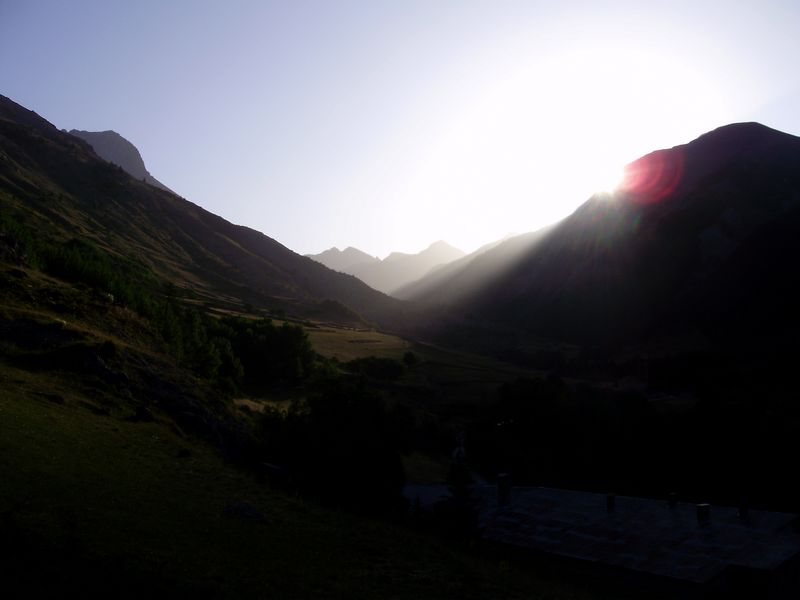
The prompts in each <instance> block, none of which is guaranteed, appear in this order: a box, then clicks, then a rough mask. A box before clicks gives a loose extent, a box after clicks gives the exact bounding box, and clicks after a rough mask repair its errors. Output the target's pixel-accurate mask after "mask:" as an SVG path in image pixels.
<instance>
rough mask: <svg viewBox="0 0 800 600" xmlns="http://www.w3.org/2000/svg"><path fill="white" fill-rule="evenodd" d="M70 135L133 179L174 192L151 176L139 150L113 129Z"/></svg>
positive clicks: (77, 132)
mask: <svg viewBox="0 0 800 600" xmlns="http://www.w3.org/2000/svg"><path fill="white" fill-rule="evenodd" d="M68 133H69V134H70V135H74V136H75V137H79V138H81V139H82V140H84V141H85V142H88V143H89V145H90V146H91V147H92V148H93V149H94V151H95V153H96V154H97V155H98V156H99V157H100V158H102V159H103V160H105V161H108V162H110V163H113V164H115V165H119V166H120V167H122V168H123V169H124V170H125V171H126V172H127V173H128V174H129V175H130V176H131V177H135V178H136V179H140V180H143V181H145V182H147V183H149V184H150V185H154V186H156V187H158V188H161V189H162V190H166V191H168V192H172V190H171V189H169V188H168V187H167V186H165V185H164V184H163V183H161V182H160V181H158V179H156V178H155V177H153V176H152V175H151V174H150V171H148V170H147V167H145V165H144V159H143V158H142V155H141V153H140V152H139V149H138V148H137V147H136V146H134V145H133V143H131V142H130V141H129V140H127V139H125V138H124V137H122V136H121V135H120V134H119V133H117V132H116V131H114V130H112V129H107V130H105V131H81V130H78V129H73V130H71V131H69V132H68ZM173 193H174V192H173Z"/></svg>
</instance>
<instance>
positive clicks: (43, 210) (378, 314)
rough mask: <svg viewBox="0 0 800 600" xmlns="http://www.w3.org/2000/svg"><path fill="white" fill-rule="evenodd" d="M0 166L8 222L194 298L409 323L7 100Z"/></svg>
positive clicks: (384, 302) (353, 283)
mask: <svg viewBox="0 0 800 600" xmlns="http://www.w3.org/2000/svg"><path fill="white" fill-rule="evenodd" d="M0 158H2V160H0V205H2V207H3V211H4V212H5V213H6V214H8V215H9V216H14V217H19V218H20V219H22V220H23V221H25V222H26V223H29V224H30V225H32V226H33V227H35V228H36V229H39V230H41V231H42V232H43V233H44V232H47V233H48V235H53V236H57V237H60V238H61V239H65V240H68V239H71V238H77V239H85V240H91V241H92V242H93V243H96V244H98V245H99V246H100V247H102V248H104V249H106V250H107V251H110V252H113V253H116V254H119V255H122V256H128V255H132V256H137V257H141V258H142V259H143V260H145V261H146V263H147V265H148V267H149V268H151V269H153V270H154V271H155V272H157V273H158V274H160V275H161V276H162V277H164V278H166V279H167V280H170V281H174V282H176V285H177V287H179V288H181V289H183V290H185V292H186V293H189V294H191V295H198V296H199V297H200V298H203V297H208V296H209V295H215V296H217V297H225V298H228V299H229V300H230V301H235V302H250V303H252V304H254V305H256V306H263V307H272V308H281V309H286V310H289V311H291V312H295V313H296V314H298V315H299V316H308V317H320V318H331V319H344V321H345V322H348V323H353V324H356V323H361V325H363V319H367V320H369V321H376V322H380V323H383V324H384V325H386V326H394V325H396V324H397V323H399V322H400V321H402V319H403V316H402V315H403V313H404V311H405V308H404V307H403V305H402V304H401V303H400V302H398V301H397V300H394V299H392V298H389V297H387V296H385V295H383V294H380V293H379V292H376V291H374V290H372V289H371V288H369V287H368V286H367V285H365V284H364V283H363V282H361V281H359V280H357V279H356V278H354V277H351V276H349V275H343V274H340V273H336V272H334V271H331V270H330V269H328V268H326V267H324V266H323V265H320V264H319V263H317V262H314V261H312V260H310V259H308V258H305V257H302V256H300V255H298V254H296V253H295V252H293V251H291V250H290V249H288V248H286V247H285V246H283V245H281V244H280V243H278V242H277V241H275V240H274V239H272V238H269V237H267V236H265V235H264V234H262V233H260V232H257V231H255V230H253V229H250V228H248V227H244V226H241V225H234V224H233V223H230V222H228V221H226V220H225V219H223V218H222V217H219V216H217V215H214V214H212V213H210V212H208V211H206V210H204V209H203V208H201V207H199V206H197V205H196V204H193V203H191V202H189V201H188V200H184V199H182V198H180V197H178V196H176V195H174V194H172V193H170V192H167V191H164V190H162V189H159V188H156V187H154V186H151V185H148V184H146V183H143V182H142V181H141V180H139V179H134V178H132V177H131V176H130V175H128V174H127V173H126V172H124V171H123V170H122V168H121V167H115V166H113V165H111V164H110V163H108V162H107V161H105V160H103V159H102V158H100V157H99V156H98V155H97V154H96V153H95V152H94V150H93V148H92V147H91V145H90V144H89V143H88V142H85V141H84V140H82V139H80V138H78V137H75V136H72V135H70V134H68V133H66V132H62V131H60V130H59V129H57V128H56V127H55V126H54V125H53V124H52V123H50V122H48V121H46V120H45V119H42V118H41V117H39V116H38V115H36V113H34V112H33V111H30V110H28V109H25V108H24V107H21V106H20V105H18V104H17V103H15V102H13V101H12V100H10V99H8V98H6V97H5V96H0ZM331 302H333V304H331ZM353 311H354V312H353ZM359 315H360V316H359Z"/></svg>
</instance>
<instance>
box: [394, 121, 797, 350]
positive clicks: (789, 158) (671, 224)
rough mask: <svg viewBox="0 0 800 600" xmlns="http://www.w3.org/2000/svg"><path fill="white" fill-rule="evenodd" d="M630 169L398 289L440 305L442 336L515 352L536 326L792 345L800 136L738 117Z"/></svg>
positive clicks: (629, 338)
mask: <svg viewBox="0 0 800 600" xmlns="http://www.w3.org/2000/svg"><path fill="white" fill-rule="evenodd" d="M626 172H627V177H626V181H625V183H624V184H623V186H621V188H620V189H619V190H618V191H617V192H616V193H614V194H613V195H597V196H594V197H592V198H590V199H589V200H588V201H587V202H586V203H585V204H583V205H582V206H581V207H580V208H578V209H577V210H576V211H575V212H574V213H573V214H572V215H571V216H569V217H568V218H566V219H564V220H563V221H561V222H560V223H558V224H556V225H554V226H553V227H552V228H550V229H549V230H547V231H544V232H540V233H536V234H528V235H526V236H519V237H516V238H512V239H510V240H507V241H506V242H504V243H502V244H500V245H498V246H497V247H495V248H493V249H491V250H489V251H487V252H485V253H484V254H482V255H480V256H478V257H476V258H474V259H472V260H471V261H470V262H469V263H467V264H464V265H461V266H460V268H459V269H448V270H447V271H443V272H442V273H441V276H440V277H438V278H437V279H436V280H432V281H429V282H428V283H427V285H426V286H419V287H418V288H416V289H415V290H412V292H413V293H404V294H402V295H403V297H406V298H412V299H415V300H419V301H422V302H426V303H428V304H429V305H440V306H446V308H445V309H441V310H442V312H441V313H440V316H439V318H438V319H437V320H438V321H439V322H445V321H446V326H445V327H444V328H443V329H440V331H446V332H447V333H446V334H442V335H445V336H449V339H451V340H460V341H462V342H464V341H465V340H469V342H470V343H473V344H475V345H481V344H483V346H484V348H488V347H490V346H491V347H492V349H493V350H495V351H503V352H516V353H522V354H524V353H525V346H526V344H527V343H528V342H527V341H526V340H532V339H537V338H541V337H544V338H547V339H551V340H560V341H566V342H570V343H574V344H579V345H583V346H590V347H605V348H621V347H625V346H631V345H634V346H635V345H639V346H641V345H645V346H644V347H650V348H651V349H652V348H653V347H655V346H659V347H661V348H664V347H670V346H674V345H675V344H678V342H677V340H683V341H682V342H680V343H686V342H685V340H693V341H692V342H691V343H690V344H689V347H688V348H684V350H687V351H688V350H691V351H701V350H704V351H705V350H707V349H708V348H716V349H717V350H720V351H721V350H722V349H725V350H726V351H729V350H731V348H732V347H733V346H731V344H735V347H737V348H744V349H747V351H752V350H754V349H756V348H761V349H763V348H764V347H765V346H769V347H773V348H775V347H777V346H780V347H783V346H785V345H786V344H790V343H791V340H792V339H794V337H795V336H796V335H797V333H798V332H800V331H799V330H800V327H798V323H800V319H798V315H797V312H796V308H795V307H796V306H797V302H798V300H800V297H798V295H797V292H795V291H794V290H798V289H800V275H799V274H798V271H797V269H796V265H795V263H796V261H797V259H798V258H799V257H800V138H797V137H794V136H791V135H788V134H785V133H781V132H778V131H775V130H772V129H769V128H768V127H765V126H763V125H759V124H756V123H741V124H734V125H729V126H726V127H721V128H719V129H717V130H715V131H712V132H710V133H707V134H705V135H703V136H701V137H700V138H698V139H697V140H695V141H693V142H691V143H689V144H686V145H682V146H677V147H675V148H671V149H668V150H659V151H657V152H653V153H651V154H648V155H647V156H644V157H642V158H640V159H639V160H637V161H635V162H634V163H632V164H631V165H629V166H628V168H627V171H626ZM453 266H454V267H455V264H454V265H453ZM498 332H505V334H504V335H501V334H499V333H498ZM776 345H777V346H776ZM673 350H674V347H673Z"/></svg>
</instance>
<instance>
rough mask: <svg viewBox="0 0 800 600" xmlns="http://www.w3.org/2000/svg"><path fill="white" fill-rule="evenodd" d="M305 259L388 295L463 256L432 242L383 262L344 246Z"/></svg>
mask: <svg viewBox="0 0 800 600" xmlns="http://www.w3.org/2000/svg"><path fill="white" fill-rule="evenodd" d="M307 256H308V257H309V258H311V259H314V260H316V261H317V262H321V263H322V264H323V265H325V266H326V267H328V268H330V269H334V270H336V271H341V272H343V273H349V274H350V275H354V276H355V277H358V278H359V279H361V280H362V281H363V282H364V283H366V284H367V285H369V286H371V287H372V288H374V289H376V290H379V291H382V292H385V293H387V294H391V293H392V292H393V291H395V290H398V289H400V288H402V287H404V286H406V285H407V284H409V283H411V282H412V281H416V280H417V279H419V278H420V277H422V276H423V275H425V274H426V273H428V272H429V271H430V270H431V269H435V268H437V267H440V266H442V265H445V264H448V263H450V262H452V261H454V260H456V259H459V258H461V257H462V256H464V252H462V251H461V250H459V249H458V248H454V247H453V246H451V245H450V244H448V243H447V242H445V241H443V240H439V241H436V242H434V243H432V244H431V245H430V246H428V247H427V248H426V249H425V250H423V251H421V252H418V253H416V254H409V253H406V252H392V253H391V254H389V255H388V256H387V257H386V258H384V259H383V260H380V259H378V258H376V257H374V256H370V255H369V254H367V253H366V252H362V251H361V250H359V249H357V248H353V247H352V246H348V247H347V248H346V249H345V250H344V251H341V250H338V249H337V248H331V249H330V250H326V251H325V252H322V253H320V254H309V255H307Z"/></svg>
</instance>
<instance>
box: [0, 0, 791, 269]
mask: <svg viewBox="0 0 800 600" xmlns="http://www.w3.org/2000/svg"><path fill="white" fill-rule="evenodd" d="M798 24H800V2H766V1H762V2H739V3H737V2H731V1H728V2H702V1H700V0H694V1H691V2H682V1H680V0H675V1H672V2H642V1H641V0H639V1H637V2H601V1H595V2H536V1H533V0H528V1H522V0H520V1H514V0H487V1H469V0H462V1H455V0H437V1H434V0H427V1H419V2H417V1H413V0H402V1H400V0H398V1H395V2H389V1H383V2H381V1H378V0H371V1H358V2H357V1H350V2H344V1H336V0H327V1H298V0H292V1H289V0H286V1H285V2H266V1H262V2H255V1H253V2H248V1H243V0H242V1H236V0H232V1H228V2H220V1H215V2H211V1H181V2H179V1H174V2H166V1H160V2H151V1H143V0H139V1H136V2H132V1H119V2H117V1H113V0H107V1H102V2H101V1H81V0H73V1H69V2H67V1H44V0H42V1H38V0H0V93H2V94H4V95H7V96H9V97H10V98H12V99H13V100H15V101H17V102H19V103H21V104H23V105H25V106H27V107H28V108H31V109H33V110H35V111H36V112H38V113H39V114H41V115H42V116H44V117H45V118H47V119H48V120H50V121H51V122H53V123H54V124H55V125H57V126H58V127H60V128H65V129H71V128H77V129H88V130H105V129H113V130H115V131H118V132H119V133H121V134H122V135H124V136H125V137H127V138H128V139H130V140H131V141H132V142H133V143H134V144H136V145H137V147H138V148H139V149H140V150H141V152H142V154H143V156H144V158H145V161H146V163H147V166H148V168H149V169H150V171H151V172H152V173H153V175H154V176H156V177H157V178H158V179H160V180H161V181H163V182H164V183H166V184H167V185H169V186H170V187H171V188H172V189H174V190H176V191H177V192H178V193H180V194H181V195H183V196H184V197H186V198H188V199H189V200H192V201H193V202H196V203H197V204H199V205H201V206H203V207H204V208H207V209H208V210H210V211H212V212H215V213H217V214H220V215H222V216H223V217H225V218H227V219H229V220H231V221H233V222H236V223H241V224H245V225H249V226H251V227H254V228H256V229H258V230H260V231H263V232H264V233H266V234H267V235H269V236H271V237H274V238H276V239H277V240H278V241H280V242H281V243H283V244H285V245H287V246H289V247H290V248H292V249H293V250H296V251H298V252H301V253H306V252H319V251H321V250H324V249H326V248H329V247H331V246H334V245H336V246H339V247H340V248H343V247H345V246H348V245H354V246H357V247H359V248H361V249H363V250H365V251H367V252H370V253H372V254H377V255H381V256H383V255H385V254H387V253H388V252H390V251H392V250H399V251H407V252H408V251H418V250H421V249H422V248H424V247H425V246H427V245H428V244H429V243H431V242H433V241H435V240H437V239H445V240H447V241H449V242H450V243H452V244H454V245H456V246H459V247H462V248H463V249H464V250H467V251H469V250H472V249H474V248H476V247H477V246H479V245H481V244H483V243H486V242H489V241H492V240H494V239H497V238H499V237H502V236H503V235H505V234H507V233H510V232H518V233H522V232H525V231H530V230H533V229H536V228H538V227H540V226H542V225H544V224H546V223H548V222H550V221H552V220H554V219H557V218H560V217H562V216H565V215H566V214H568V213H569V212H570V211H571V210H572V209H574V208H575V207H576V206H577V205H578V204H580V203H581V202H582V201H583V200H585V199H586V197H588V195H589V194H590V193H591V192H592V191H593V190H594V189H597V188H598V187H603V186H604V185H606V184H607V183H609V182H611V181H613V179H614V176H615V174H616V173H617V172H618V170H619V168H621V166H622V165H623V164H624V163H625V162H628V161H630V160H633V159H635V158H637V157H638V156H639V155H641V154H643V153H645V152H647V151H650V150H653V149H656V148H658V147H664V146H671V145H675V144H679V143H683V142H686V141H689V140H691V139H693V138H694V137H697V136H698V135H700V134H701V133H703V132H705V131H707V130H710V129H713V128H715V127H718V126H720V125H724V124H726V123H729V122H733V121H744V120H757V121H760V122H762V123H765V124H767V125H770V126H772V127H775V128H778V129H781V130H784V131H788V132H790V133H793V134H795V135H797V134H800V75H798V73H800V70H798V68H797V60H798V57H800V36H798V35H797V26H798Z"/></svg>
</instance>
